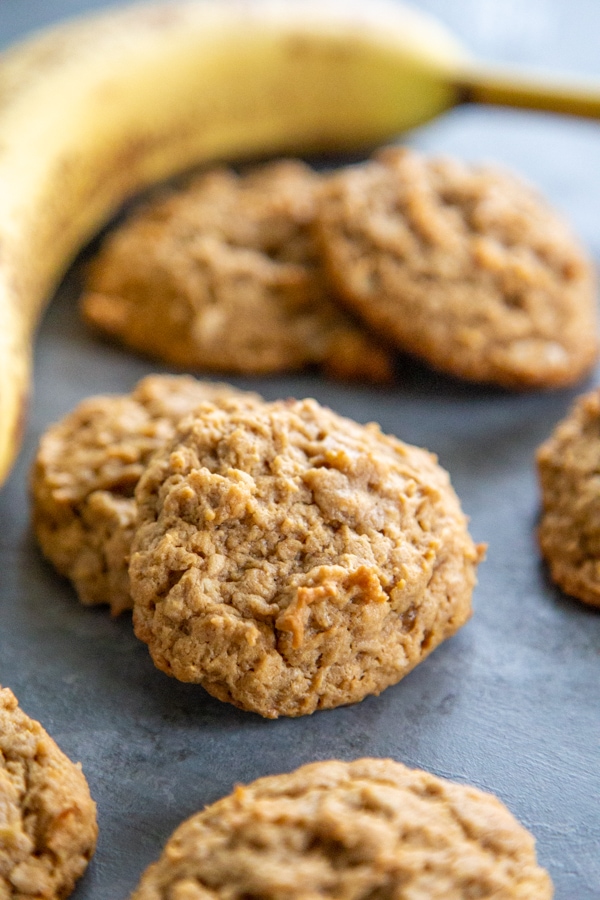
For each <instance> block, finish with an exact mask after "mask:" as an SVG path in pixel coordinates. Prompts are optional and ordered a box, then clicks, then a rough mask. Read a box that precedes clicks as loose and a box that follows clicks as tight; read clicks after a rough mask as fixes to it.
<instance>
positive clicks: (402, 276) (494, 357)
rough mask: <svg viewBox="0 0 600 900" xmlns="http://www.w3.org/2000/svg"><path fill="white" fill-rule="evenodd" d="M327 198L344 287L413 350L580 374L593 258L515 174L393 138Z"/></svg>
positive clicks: (329, 236) (448, 367) (323, 208)
mask: <svg viewBox="0 0 600 900" xmlns="http://www.w3.org/2000/svg"><path fill="white" fill-rule="evenodd" d="M319 208H320V213H319V217H318V236H319V242H320V246H321V249H322V252H323V256H324V260H325V265H326V269H327V271H328V274H329V275H330V277H331V279H332V281H333V283H334V285H335V286H336V288H337V290H338V293H339V296H340V297H342V298H343V299H344V301H345V302H346V303H347V304H348V306H349V307H350V308H351V309H352V310H353V311H354V312H355V313H356V314H357V315H360V316H361V317H362V318H363V319H364V321H365V322H367V323H368V324H369V325H370V326H371V327H372V328H373V329H375V330H378V331H380V332H381V333H382V334H383V335H384V336H386V337H387V338H388V339H390V340H392V339H393V340H394V341H395V342H396V343H397V345H398V347H399V348H401V349H402V350H407V351H410V352H412V353H414V354H415V355H417V356H419V357H421V358H423V359H424V360H426V361H427V362H428V363H430V364H431V365H433V366H434V367H436V368H438V369H440V370H441V371H444V372H447V373H450V374H452V375H457V376H459V377H462V378H467V379H470V380H473V381H483V382H492V383H497V384H499V385H502V386H504V387H508V388H518V389H520V388H536V387H555V386H560V385H565V384H570V383H573V382H575V381H577V380H578V379H579V378H581V377H582V376H583V375H584V374H585V373H586V372H587V371H588V370H589V369H590V368H591V367H592V365H593V363H594V360H595V359H596V356H597V347H598V337H597V331H598V326H597V311H596V298H595V284H594V278H593V269H592V265H591V263H590V262H589V260H588V259H587V258H586V255H585V253H584V252H583V250H582V249H581V248H580V247H579V245H578V244H577V242H576V240H575V239H574V238H573V236H572V235H571V233H570V232H569V230H568V228H567V226H566V225H565V224H564V222H563V221H562V220H561V218H560V217H559V216H558V214H557V213H555V212H554V211H553V210H552V209H551V208H550V207H549V206H548V205H547V204H546V203H545V202H544V201H543V199H542V198H541V197H539V196H538V195H537V194H535V193H534V191H533V190H532V189H530V188H529V187H528V186H527V185H526V184H524V183H523V182H521V181H520V180H518V179H517V178H516V177H514V176H513V175H511V174H510V173H508V172H504V171H502V170H501V169H495V168H492V167H485V166H479V167H477V166H471V165H467V164H463V163H460V162H458V161H453V160H449V159H431V160H428V159H426V158H424V157H422V156H420V155H418V154H417V153H414V152H413V151H409V150H405V149H400V148H388V149H386V150H384V151H381V152H380V153H378V154H377V155H376V156H375V157H374V158H373V159H372V160H370V161H369V162H367V163H364V164H362V165H358V166H354V167H349V168H347V169H345V170H341V171H340V172H339V173H338V174H336V175H334V176H333V177H332V178H330V179H329V180H328V182H327V184H326V185H325V187H324V188H323V190H322V196H321V202H320V207H319Z"/></svg>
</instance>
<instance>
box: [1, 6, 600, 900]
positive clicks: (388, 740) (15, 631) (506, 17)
mask: <svg viewBox="0 0 600 900" xmlns="http://www.w3.org/2000/svg"><path fill="white" fill-rule="evenodd" d="M102 5H107V4H103V3H101V2H96V0H54V2H53V3H52V4H48V3H46V2H42V0H28V2H23V0H0V46H1V45H3V44H6V43H8V42H9V41H10V40H12V39H14V38H15V37H17V36H18V35H19V34H21V33H22V32H24V31H25V30H27V29H29V28H31V27H34V26H37V25H40V24H44V23H46V22H48V21H50V20H52V19H55V18H59V17H61V16H62V15H64V14H67V13H74V12H77V11H80V10H83V9H87V8H91V7H99V6H102ZM113 5H115V4H113ZM420 5H421V6H423V7H424V8H427V9H428V10H430V11H433V12H436V13H437V14H439V15H440V16H441V17H442V18H445V20H446V22H447V23H448V24H450V25H451V26H452V27H453V29H454V31H455V32H456V33H457V34H458V35H460V36H461V37H462V38H463V39H464V40H465V42H466V43H467V44H468V45H469V46H470V47H471V49H473V50H476V51H479V52H480V53H481V54H482V55H486V56H487V57H489V58H496V59H505V60H507V61H516V62H521V61H524V60H529V61H531V62H533V63H539V64H545V65H554V66H559V67H560V66H562V67H564V68H569V67H570V68H572V69H574V70H579V71H582V72H583V71H586V72H594V71H595V73H596V74H598V75H600V57H599V55H598V49H599V47H598V43H599V39H598V34H599V33H600V27H599V26H600V5H598V4H596V3H595V2H593V0H577V2H571V3H566V2H565V3H560V2H558V0H554V2H549V0H548V2H544V0H530V2H528V3H519V2H517V0H512V2H508V0H504V2H502V0H493V2H492V0H470V2H469V0H462V2H456V3H453V4H446V3H444V2H443V0H423V2H422V3H421V4H420ZM411 142H412V143H413V144H414V145H415V146H417V147H419V148H421V149H424V150H427V151H429V152H436V153H439V152H442V153H452V154H456V155H460V156H463V157H467V158H470V159H481V158H485V159H495V160H497V161H499V162H501V163H504V164H506V165H507V166H510V167H512V168H515V169H517V170H519V171H521V172H522V173H523V174H524V175H525V176H527V177H528V178H529V179H530V180H532V181H534V182H536V183H537V184H538V185H539V186H540V187H541V188H542V190H544V192H545V193H546V194H547V195H548V197H549V198H550V199H551V201H552V202H553V203H554V204H555V205H556V206H557V207H559V208H560V209H562V210H563V211H564V212H565V213H566V214H567V215H568V216H569V217H570V218H571V220H572V222H573V223H574V225H575V227H576V229H577V231H578V232H579V233H580V235H581V236H582V238H583V239H584V240H585V241H586V242H587V244H588V246H589V247H590V249H591V250H592V252H593V253H594V255H595V257H596V259H600V238H599V237H598V235H599V234H600V165H599V164H600V124H597V123H586V122H574V121H568V120H566V119H559V118H552V117H550V116H542V115H538V114H529V113H516V112H508V111H492V110H479V109H469V110H458V111H454V112H452V113H451V114H449V115H447V116H446V117H445V118H444V119H443V120H439V121H438V122H436V123H434V124H432V125H429V126H427V127H426V128H423V129H421V130H420V131H419V132H418V133H416V134H414V135H412V136H411ZM81 266H82V260H80V261H79V262H78V264H77V265H76V266H75V267H74V268H73V270H72V271H71V272H70V273H69V275H68V276H67V278H66V279H65V282H64V284H63V285H62V286H61V289H60V290H59V292H58V296H57V298H56V300H55V301H54V303H53V305H52V306H51V308H50V310H49V312H48V314H47V316H46V318H45V321H44V323H43V326H42V329H41V333H40V336H39V340H38V345H37V362H36V391H35V397H34V401H33V407H32V411H31V416H30V419H29V427H28V433H27V438H26V443H25V448H24V451H23V454H22V456H21V459H20V461H19V464H18V466H17V467H16V469H15V470H14V472H13V475H12V477H11V479H10V481H9V482H8V484H7V485H5V487H4V488H3V489H2V491H1V492H0V521H1V522H2V528H1V530H0V683H1V684H3V685H6V686H10V687H11V688H13V690H14V691H15V693H16V694H17V696H18V697H19V699H20V701H21V703H22V705H23V707H24V708H25V710H26V711H27V712H28V713H29V714H30V715H32V716H34V717H36V718H39V719H40V720H41V721H42V722H43V724H44V725H45V726H46V727H47V729H48V730H49V731H50V733H51V734H52V735H53V737H54V738H55V739H56V740H57V741H58V743H59V744H60V745H61V747H62V748H63V749H64V750H65V751H66V752H67V753H68V754H69V755H70V756H71V757H73V758H74V759H79V760H81V761H82V763H83V767H84V770H85V772H86V774H87V776H88V779H89V781H90V785H91V789H92V793H93V795H94V797H95V799H96V800H97V802H98V807H99V821H100V828H101V832H100V841H99V846H98V852H97V854H96V857H95V860H94V862H93V863H92V865H91V867H90V870H89V872H88V874H87V875H86V877H85V878H84V880H83V881H82V882H81V883H80V885H79V887H78V888H77V890H76V891H75V894H74V895H73V897H74V898H75V900H108V898H110V900H113V898H114V900H120V898H123V900H124V898H125V897H127V895H128V893H129V892H130V891H131V890H132V889H133V887H134V886H135V884H136V883H137V880H138V877H139V874H140V872H141V871H142V870H143V868H144V867H145V866H146V865H147V864H148V863H149V862H151V861H152V860H153V859H154V858H156V856H157V855H158V853H159V852H160V849H161V847H162V845H163V843H164V841H165V840H166V838H167V837H168V835H169V834H170V833H171V831H172V830H173V828H174V827H175V826H176V825H177V824H178V823H179V822H180V821H182V820H183V819H184V818H185V817H187V816H188V815H190V814H192V813H193V812H195V811H196V810H198V809H200V808H201V807H202V806H204V805H205V804H207V803H210V802H212V801H213V800H216V799H217V798H219V797H221V796H222V795H224V794H225V793H228V792H229V791H230V790H231V788H232V786H233V785H234V783H236V782H244V781H248V780H251V779H253V778H256V777H258V776H261V775H265V774H270V773H275V772H280V771H284V770H289V769H291V768H293V767H295V766H297V765H300V764H302V763H305V762H309V761H312V760H316V759H326V758H330V757H334V756H335V757H341V758H343V759H351V758H355V757H358V756H361V755H380V756H391V757H394V758H395V759H398V760H401V761H403V762H405V763H407V764H408V765H412V766H420V767H422V768H426V769H428V770H430V771H433V772H435V773H437V774H440V775H444V776H447V777H450V778H453V779H455V780H457V781H461V782H466V783H473V784H476V785H479V786H480V787H482V788H484V789H487V790H490V791H493V792H494V793H496V794H497V795H498V796H499V797H501V798H502V800H504V802H505V803H506V804H507V805H508V806H509V807H510V809H511V810H512V811H513V812H514V813H515V814H516V815H517V816H518V818H519V819H520V820H521V821H522V822H523V823H524V824H525V825H526V826H527V827H528V828H530V829H531V831H532V832H533V833H534V834H535V836H536V838H537V841H538V849H539V858H540V861H541V863H542V864H543V865H545V866H547V867H548V869H549V870H550V872H551V874H552V877H553V879H554V882H555V885H556V898H557V900H597V898H599V897H600V765H599V761H600V701H599V699H598V696H599V695H598V683H599V671H600V614H599V613H598V612H597V611H594V610H592V609H589V608H586V607H585V606H583V605H581V604H578V603H577V602H575V601H572V600H569V599H568V598H566V597H564V596H563V595H561V593H560V592H559V591H558V590H556V589H555V588H554V587H553V586H552V585H551V584H550V583H549V582H548V580H547V578H546V575H545V572H544V569H543V567H542V566H541V564H540V562H539V559H538V554H537V550H536V545H535V539H534V528H535V522H536V517H537V512H538V495H537V488H536V481H535V472H534V468H533V453H534V450H535V447H536V446H537V445H538V444H539V443H540V442H541V441H542V440H543V439H544V438H545V437H546V436H547V435H548V434H549V432H550V431H551V429H552V427H553V426H554V424H555V422H556V421H557V420H558V419H559V418H561V417H562V416H563V415H564V414H565V412H566V410H567V408H568V406H569V404H570V403H571V401H572V399H573V397H574V396H575V395H576V394H577V393H579V392H580V391H582V390H584V389H587V388H589V387H590V386H591V385H592V384H593V383H600V378H599V373H596V375H595V376H594V377H593V378H592V379H591V380H590V381H589V382H587V383H586V384H583V385H581V386H580V387H579V388H578V389H577V390H576V391H575V390H571V391H561V392H558V393H554V394H537V395H527V396H520V395H509V394H506V393H503V392H500V391H494V390H490V389H483V388H477V387H473V386H466V385H462V384H459V383H458V382H454V381H451V380H450V379H446V378H444V377H442V376H439V375H436V374H432V373H431V372H428V371H427V370H425V369H424V368H420V367H418V366H414V365H410V366H407V367H406V368H404V369H403V370H402V371H401V373H400V375H399V378H398V381H397V383H396V384H395V385H394V386H393V387H391V388H389V389H385V390H373V389H370V388H364V389H363V388H359V387H344V386H339V385H332V384H328V383H326V382H324V381H322V380H321V379H319V378H318V377H316V376H311V375H306V376H302V377H296V378H285V379H284V378H281V379H272V380H240V379H237V380H236V382H235V383H236V384H238V385H239V386H241V387H252V388H255V389H257V390H260V391H262V392H263V394H264V395H265V396H267V397H268V398H275V397H278V396H286V395H294V396H297V397H300V396H307V395H312V396H315V397H317V398H318V399H319V400H320V401H322V402H324V403H326V404H328V405H330V406H331V407H333V408H334V409H335V410H337V411H338V412H340V413H342V414H345V415H349V416H352V417H354V418H356V419H357V420H359V421H362V422H365V421H368V420H370V419H377V421H379V422H380V424H381V425H382V427H383V429H384V430H385V431H388V432H392V433H394V434H397V435H398V436H399V437H401V438H403V439H404V440H407V441H410V442H413V443H416V444H420V445H423V446H427V447H429V448H430V449H432V450H434V451H436V452H437V453H438V454H439V457H440V459H441V462H442V463H443V464H444V465H445V466H446V467H447V468H448V469H449V470H450V472H451V475H452V479H453V483H454V485H455V487H456V490H457V492H458V494H459V496H460V497H461V499H462V501H463V506H464V508H465V510H466V511H467V512H468V513H469V515H470V516H471V523H472V529H471V530H472V533H473V535H474V537H475V538H476V539H477V540H485V541H488V542H489V545H490V547H489V554H488V560H487V562H486V563H485V564H484V565H482V567H481V569H480V583H479V586H478V588H477V591H476V595H475V615H474V618H473V620H472V621H471V622H470V623H469V625H467V626H466V627H465V628H464V629H463V630H462V631H461V632H460V633H459V634H458V635H457V636H456V637H455V638H453V639H452V640H451V641H449V642H447V643H446V644H445V645H443V646H442V647H441V648H439V649H438V650H437V651H436V652H435V653H434V654H433V655H432V656H431V657H430V658H429V659H428V660H427V661H426V662H425V663H424V664H423V665H421V666H420V667H419V668H417V669H416V670H415V671H414V672H413V673H412V674H411V675H410V676H408V677H407V678H406V679H405V680H404V681H403V682H401V683H400V684H399V685H397V686H396V687H393V688H390V689H388V690H387V691H386V692H384V694H382V696H381V697H379V698H369V699H367V700H365V701H364V702H363V703H361V704H359V705H358V706H354V707H349V708H347V709H339V710H334V711H329V712H323V713H317V714H315V715H313V716H311V717H309V718H304V719H297V720H285V719H284V720H279V721H277V722H268V721H263V720H262V719H260V718H259V717H258V716H254V715H252V714H247V713H243V712H240V711H238V710H235V709H234V708H233V707H230V706H227V705H224V704H221V703H219V702H218V701H216V700H214V699H212V698H210V697H208V696H207V695H206V694H205V693H204V692H203V691H202V690H201V689H200V688H197V687H194V686H191V685H182V684H179V683H177V682H175V681H173V680H170V679H168V678H167V677H166V676H164V675H162V674H161V673H160V672H158V671H156V670H155V669H154V667H153V665H152V663H151V661H150V658H149V656H148V654H147V651H146V648H145V647H144V646H143V645H142V644H141V643H139V642H138V641H137V640H136V639H135V638H134V636H133V634H132V631H131V623H130V617H129V616H127V615H125V616H123V617H122V618H121V619H119V620H111V619H110V618H109V616H108V615H107V613H106V611H105V610H104V609H93V610H90V609H84V608H82V607H80V606H79V604H78V603H77V601H76V599H75V596H74V594H73V592H72V590H71V589H70V587H69V585H68V584H67V583H65V582H63V581H61V580H60V579H59V578H58V577H57V576H56V575H55V573H54V572H53V571H52V570H51V569H50V567H49V566H47V565H46V564H45V563H44V562H43V561H42V559H41V558H40V556H39V554H38V552H37V550H36V547H35V545H34V542H33V540H32V536H31V532H30V530H29V526H28V502H27V492H26V479H27V470H28V466H29V464H30V460H31V458H32V454H33V452H34V449H35V445H36V442H37V440H38V438H39V435H40V434H41V432H42V431H43V429H44V428H45V427H46V426H47V424H48V423H49V422H51V421H53V420H55V419H57V418H58V417H60V416H61V415H63V414H64V413H65V412H67V411H68V410H69V409H70V408H71V407H72V406H73V405H74V404H75V403H76V402H77V401H78V400H80V399H81V398H82V397H84V396H87V395H89V394H92V393H100V392H104V391H118V392H120V391H125V390H128V389H129V388H130V387H131V386H132V384H133V383H134V382H135V381H136V380H137V378H139V377H141V376H142V375H144V374H146V373H148V372H150V371H156V370H157V367H156V366H154V365H152V364H151V363H148V362H146V361H142V360H140V359H135V358H133V357H129V356H128V355H126V354H125V353H123V352H121V351H119V350H118V349H115V348H110V347H108V346H105V345H103V344H101V343H98V342H96V341H95V340H94V339H93V338H92V337H91V336H90V335H89V334H87V333H86V332H85V330H84V329H83V327H82V326H81V325H80V324H79V322H78V320H77V318H76V315H75V309H74V305H75V298H76V294H77V291H78V288H79V285H80V275H81Z"/></svg>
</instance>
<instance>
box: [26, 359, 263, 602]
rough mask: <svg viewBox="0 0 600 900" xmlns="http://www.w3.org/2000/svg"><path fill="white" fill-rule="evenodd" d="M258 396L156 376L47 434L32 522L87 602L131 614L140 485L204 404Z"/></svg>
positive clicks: (36, 471) (84, 408)
mask: <svg viewBox="0 0 600 900" xmlns="http://www.w3.org/2000/svg"><path fill="white" fill-rule="evenodd" d="M235 398H238V399H240V400H241V401H242V402H257V400H258V397H257V395H255V394H250V393H244V392H242V391H237V390H236V389H235V388H233V387H230V386H229V385H225V384H211V383H209V382H201V381H196V380H195V379H194V378H189V377H186V376H180V377H174V376H167V375H151V376H149V377H147V378H144V379H142V381H140V382H139V383H138V384H137V386H136V387H135V389H134V390H133V392H132V393H131V394H125V395H122V396H100V397H91V398H89V399H87V400H84V401H83V402H82V403H80V404H79V405H78V406H77V407H76V408H75V409H74V410H73V411H72V412H71V413H69V415H67V416H66V417H65V418H64V419H62V420H61V421H60V422H58V423H57V424H55V425H52V426H51V427H50V428H49V429H48V430H47V431H46V433H45V434H44V435H43V437H42V438H41V441H40V445H39V448H38V452H37V455H36V458H35V460H34V464H33V468H32V472H31V493H32V500H33V511H32V519H33V526H34V530H35V534H36V537H37V539H38V541H39V544H40V547H41V548H42V551H43V553H44V555H45V556H46V557H47V558H48V559H49V560H50V561H51V562H52V563H53V565H54V566H55V567H56V568H57V569H58V571H59V572H60V573H61V574H62V575H66V577H67V578H69V579H70V580H71V581H72V582H73V585H74V586H75V589H76V591H77V593H78V595H79V599H80V600H81V602H82V603H84V604H86V605H92V604H96V603H108V604H110V608H111V612H112V613H113V615H117V614H118V613H120V612H122V611H123V610H125V609H131V607H132V600H131V595H130V592H129V576H128V574H127V565H128V557H129V548H130V546H131V540H132V537H133V532H134V530H135V520H136V507H135V501H134V499H133V495H134V490H135V486H136V484H137V482H138V480H139V478H140V475H141V474H142V472H143V471H144V468H145V466H146V464H147V462H148V460H149V459H150V457H151V456H152V454H153V453H154V451H155V450H156V449H157V448H158V447H161V446H163V445H164V444H166V443H167V442H168V441H169V440H170V439H171V438H172V437H173V434H174V432H175V426H176V425H177V423H178V422H179V420H180V419H181V418H182V417H183V416H185V415H186V414H187V413H189V412H190V411H191V410H193V409H195V408H196V407H198V406H199V405H200V404H202V403H204V402H205V401H206V400H211V401H215V402H216V401H220V400H228V399H235Z"/></svg>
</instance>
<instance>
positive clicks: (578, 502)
mask: <svg viewBox="0 0 600 900" xmlns="http://www.w3.org/2000/svg"><path fill="white" fill-rule="evenodd" d="M537 465H538V473H539V479H540V485H541V489H542V504H543V510H542V515H541V520H540V525H539V530H538V537H539V542H540V547H541V550H542V555H543V556H544V559H545V560H546V562H547V563H548V566H549V567H550V574H551V576H552V578H553V580H554V581H555V582H556V583H557V584H558V585H559V586H560V587H561V588H562V589H563V590H564V591H565V592H566V593H567V594H571V595H572V596H573V597H577V598H578V599H579V600H583V601H584V602H585V603H590V604H592V605H593V606H599V607H600V388H596V390H594V391H591V393H589V394H586V395H584V396H583V397H579V399H578V400H577V401H576V403H575V404H574V406H573V408H572V409H571V411H570V413H569V415H568V416H567V417H566V418H565V419H564V420H563V421H562V422H559V424H558V425H557V426H556V428H555V430H554V432H553V434H552V436H551V437H550V438H549V439H548V440H547V441H546V442H545V443H544V444H542V446H541V447H540V448H539V449H538V452H537Z"/></svg>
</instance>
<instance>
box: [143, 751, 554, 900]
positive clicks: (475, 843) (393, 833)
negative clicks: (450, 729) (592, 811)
mask: <svg viewBox="0 0 600 900" xmlns="http://www.w3.org/2000/svg"><path fill="white" fill-rule="evenodd" d="M552 893H553V891H552V883H551V881H550V878H549V876H548V874H547V872H546V871H545V870H544V869H542V868H540V867H539V866H538V865H537V862H536V855H535V843H534V840H533V838H532V837H531V835H530V834H529V833H528V832H527V831H526V830H525V829H524V828H523V826H522V825H520V824H519V822H517V820H516V819H515V818H514V817H513V816H512V815H511V813H510V812H509V811H508V810H507V809H506V807H505V806H504V805H503V804H502V803H501V802H500V801H499V800H498V799H496V797H494V796H493V795H491V794H487V793H484V792H483V791H480V790H477V789H476V788H474V787H469V786H468V785H462V784H453V783H452V782H451V781H446V780H445V779H443V778H437V777H435V776H434V775H430V774H429V773H428V772H423V771H420V770H418V769H408V768H406V766H403V765H401V764H400V763H397V762H393V761H392V760H389V759H359V760H356V761H355V762H350V763H346V762H338V761H335V760H332V761H329V762H318V763H312V764H311V765H307V766H302V767H301V768H300V769H297V770H296V771H295V772H291V773H290V774H289V775H274V776H270V777H268V778H260V779H258V781H254V782H252V784H249V785H247V786H244V787H241V786H239V787H237V788H236V789H235V791H234V792H233V794H231V795H230V796H229V797H225V798H224V799H222V800H219V801H218V802H217V803H213V804H212V805H211V806H209V807H207V808H206V809H204V810H203V811H202V812H200V813H197V814H196V815H195V816H192V817H191V818H190V819H188V820H187V821H186V822H184V823H183V824H182V825H180V826H179V828H178V829H177V830H176V831H175V832H174V834H173V835H172V836H171V838H170V839H169V841H168V843H167V845H166V847H165V849H164V851H163V854H162V856H161V857H160V859H159V860H158V861H157V862H156V863H154V864H153V865H152V866H150V867H149V868H148V869H147V870H146V872H145V873H144V875H143V876H142V879H141V881H140V884H139V886H138V888H137V890H136V891H134V893H133V895H132V900H171V898H173V900H175V898H177V900H179V898H181V900H184V898H185V900H219V898H222V900H234V898H235V900H241V898H243V897H244V898H245V897H248V898H249V897H252V898H260V900H282V898H284V897H285V898H286V900H309V898H310V900H312V898H315V900H316V898H317V897H320V898H331V900H333V898H335V900H364V898H367V897H368V898H372V900H375V898H377V900H384V898H385V900H392V898H393V900H467V898H478V900H551V897H552Z"/></svg>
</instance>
